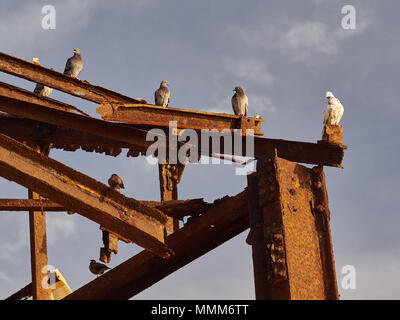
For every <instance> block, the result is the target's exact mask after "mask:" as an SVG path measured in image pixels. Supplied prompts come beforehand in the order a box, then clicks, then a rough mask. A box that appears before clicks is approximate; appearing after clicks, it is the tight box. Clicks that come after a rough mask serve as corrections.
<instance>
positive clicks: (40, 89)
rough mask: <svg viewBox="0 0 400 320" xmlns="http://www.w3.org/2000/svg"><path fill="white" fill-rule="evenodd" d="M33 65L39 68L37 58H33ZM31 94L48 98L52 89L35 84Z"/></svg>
mask: <svg viewBox="0 0 400 320" xmlns="http://www.w3.org/2000/svg"><path fill="white" fill-rule="evenodd" d="M33 63H34V64H36V65H38V66H40V63H39V58H33ZM33 92H34V93H36V94H38V95H40V96H43V97H48V96H49V95H50V94H51V93H52V92H53V89H52V88H50V87H46V86H44V85H43V84H41V83H36V87H35V89H34V90H33Z"/></svg>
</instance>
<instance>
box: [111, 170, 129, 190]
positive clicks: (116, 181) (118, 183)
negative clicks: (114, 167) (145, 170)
mask: <svg viewBox="0 0 400 320" xmlns="http://www.w3.org/2000/svg"><path fill="white" fill-rule="evenodd" d="M108 185H109V186H110V187H111V188H113V189H117V190H118V189H121V188H122V189H125V186H124V183H123V181H122V179H121V178H120V177H118V175H116V174H115V173H114V174H113V175H112V176H111V177H110V178H109V179H108Z"/></svg>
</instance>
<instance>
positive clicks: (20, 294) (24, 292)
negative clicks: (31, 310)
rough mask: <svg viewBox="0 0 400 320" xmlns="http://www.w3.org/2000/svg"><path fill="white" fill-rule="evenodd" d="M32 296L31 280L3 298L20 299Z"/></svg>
mask: <svg viewBox="0 0 400 320" xmlns="http://www.w3.org/2000/svg"><path fill="white" fill-rule="evenodd" d="M29 297H32V282H31V283H30V284H28V285H26V286H25V287H23V288H22V289H21V290H18V291H17V292H16V293H13V294H12V295H11V296H9V297H7V298H5V299H4V300H22V299H26V298H29Z"/></svg>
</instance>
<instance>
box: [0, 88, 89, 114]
mask: <svg viewBox="0 0 400 320" xmlns="http://www.w3.org/2000/svg"><path fill="white" fill-rule="evenodd" d="M0 95H1V96H3V97H8V98H13V99H18V100H21V101H25V102H31V103H35V104H39V105H42V106H45V107H48V108H52V109H57V110H62V111H69V112H74V111H77V112H79V113H81V114H83V115H86V116H88V114H86V113H85V112H83V111H81V110H79V109H78V108H76V107H74V106H71V105H70V104H67V103H64V102H61V101H58V100H55V99H52V98H48V97H45V96H41V95H38V94H36V93H33V92H31V91H28V90H25V89H21V88H18V87H15V86H12V85H11V84H8V83H4V82H0Z"/></svg>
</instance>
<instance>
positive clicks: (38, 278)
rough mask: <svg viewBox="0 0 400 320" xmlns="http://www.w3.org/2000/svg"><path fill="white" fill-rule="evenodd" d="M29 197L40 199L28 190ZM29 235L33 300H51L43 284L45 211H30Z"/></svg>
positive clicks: (46, 152)
mask: <svg viewBox="0 0 400 320" xmlns="http://www.w3.org/2000/svg"><path fill="white" fill-rule="evenodd" d="M31 148H32V149H33V150H35V151H36V152H38V153H41V154H43V155H45V156H48V155H49V152H50V148H49V147H48V146H45V147H44V148H41V147H40V146H39V145H37V144H33V145H32V146H31ZM28 197H29V199H40V195H39V194H37V193H36V192H33V191H32V190H28ZM29 234H30V248H31V273H32V295H33V300H50V296H51V292H50V289H49V288H48V287H45V286H43V284H42V280H43V277H44V276H46V275H47V274H46V268H47V265H48V259H47V232H46V212H44V211H43V210H38V211H33V210H30V211H29Z"/></svg>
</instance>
